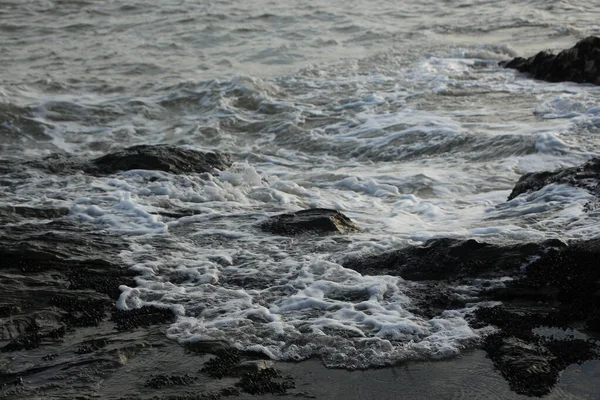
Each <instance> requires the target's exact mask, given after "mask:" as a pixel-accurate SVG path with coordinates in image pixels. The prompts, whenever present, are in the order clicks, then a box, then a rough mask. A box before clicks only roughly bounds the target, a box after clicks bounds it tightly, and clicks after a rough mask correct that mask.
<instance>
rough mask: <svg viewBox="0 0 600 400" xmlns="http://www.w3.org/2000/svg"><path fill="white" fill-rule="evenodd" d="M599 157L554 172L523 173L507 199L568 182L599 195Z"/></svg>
mask: <svg viewBox="0 0 600 400" xmlns="http://www.w3.org/2000/svg"><path fill="white" fill-rule="evenodd" d="M599 182H600V158H599V157H595V158H592V159H591V160H589V161H588V162H586V163H585V164H583V165H579V166H577V167H572V168H563V169H559V170H556V171H554V172H548V171H544V172H530V173H528V174H525V175H523V176H522V177H521V178H520V179H519V180H518V182H517V183H516V185H515V187H514V188H513V190H512V192H511V193H510V195H509V196H508V200H512V199H514V198H515V197H517V196H518V195H520V194H521V193H527V192H531V191H536V190H540V189H541V188H543V187H544V186H546V185H549V184H551V183H559V184H560V183H562V184H569V185H572V186H575V187H580V188H583V189H587V190H588V191H589V192H590V193H592V194H594V195H596V196H599V197H600V186H599V185H598V183H599Z"/></svg>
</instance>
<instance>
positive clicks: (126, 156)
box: [86, 145, 232, 175]
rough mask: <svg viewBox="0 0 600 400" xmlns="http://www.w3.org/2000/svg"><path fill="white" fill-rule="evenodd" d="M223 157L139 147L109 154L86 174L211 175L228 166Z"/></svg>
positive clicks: (181, 149) (96, 161) (205, 153)
mask: <svg viewBox="0 0 600 400" xmlns="http://www.w3.org/2000/svg"><path fill="white" fill-rule="evenodd" d="M231 163H232V161H231V159H230V158H229V156H227V155H224V154H218V153H212V152H201V151H197V150H189V149H184V148H181V147H176V146H171V145H140V146H133V147H129V148H127V149H124V150H121V151H118V152H115V153H110V154H107V155H105V156H102V157H100V158H96V159H94V160H92V161H91V162H90V166H89V167H87V168H86V170H87V172H88V173H93V174H101V175H107V174H113V173H115V172H119V171H128V170H132V169H147V170H154V171H165V172H171V173H173V174H182V173H189V172H196V173H202V172H213V171H214V170H215V169H218V170H224V169H227V168H229V167H230V166H231Z"/></svg>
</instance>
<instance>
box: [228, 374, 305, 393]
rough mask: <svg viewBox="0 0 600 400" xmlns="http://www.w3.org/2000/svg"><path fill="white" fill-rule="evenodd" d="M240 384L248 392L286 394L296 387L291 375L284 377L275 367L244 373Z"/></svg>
mask: <svg viewBox="0 0 600 400" xmlns="http://www.w3.org/2000/svg"><path fill="white" fill-rule="evenodd" d="M238 386H239V387H240V388H241V389H242V390H243V391H244V392H246V393H249V394H253V395H258V394H267V393H271V394H285V393H286V392H287V391H288V389H293V388H294V387H295V385H294V382H293V380H292V379H291V378H290V377H283V376H282V375H281V373H280V372H279V371H277V370H276V369H273V368H265V369H261V370H259V371H256V372H251V373H247V374H244V376H243V377H242V379H241V380H240V382H239V383H238Z"/></svg>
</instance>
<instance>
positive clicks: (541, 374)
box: [483, 332, 599, 397]
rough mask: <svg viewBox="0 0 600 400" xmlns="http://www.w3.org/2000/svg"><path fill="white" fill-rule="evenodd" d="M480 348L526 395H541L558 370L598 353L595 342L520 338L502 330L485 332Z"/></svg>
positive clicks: (552, 384)
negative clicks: (486, 333)
mask: <svg viewBox="0 0 600 400" xmlns="http://www.w3.org/2000/svg"><path fill="white" fill-rule="evenodd" d="M483 348H484V349H485V350H486V352H487V354H488V357H490V359H491V360H492V361H493V362H494V366H495V367H496V368H497V369H498V370H499V371H500V373H501V374H502V376H504V378H505V379H506V380H507V381H508V383H509V384H510V387H511V389H512V390H514V391H515V392H516V393H519V394H523V395H526V396H536V397H541V396H544V395H546V394H548V393H550V391H551V390H552V388H553V387H554V385H555V384H556V382H557V381H558V377H559V375H560V372H561V371H562V370H563V369H565V368H566V367H567V366H569V365H571V364H574V363H579V364H580V363H582V362H585V361H587V360H592V359H597V358H598V357H599V354H598V349H597V346H596V345H595V344H594V343H592V342H589V341H584V340H581V339H570V340H557V339H548V338H546V339H542V338H535V339H534V338H532V339H531V340H528V341H526V340H522V339H520V338H516V337H513V336H508V335H506V334H505V333H502V332H501V333H496V334H493V335H490V336H488V337H487V338H486V339H485V341H484V345H483Z"/></svg>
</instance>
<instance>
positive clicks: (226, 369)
mask: <svg viewBox="0 0 600 400" xmlns="http://www.w3.org/2000/svg"><path fill="white" fill-rule="evenodd" d="M241 359H242V357H241V353H240V352H239V351H238V350H236V349H221V350H217V351H216V352H215V357H214V358H211V359H210V360H209V361H207V362H206V364H205V365H204V367H202V369H201V371H202V372H204V373H205V374H207V375H208V376H210V377H212V378H217V379H221V378H223V377H225V376H228V375H230V374H231V373H232V371H233V369H234V368H235V367H236V366H237V365H238V364H239V363H240V361H241Z"/></svg>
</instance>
